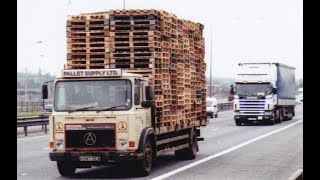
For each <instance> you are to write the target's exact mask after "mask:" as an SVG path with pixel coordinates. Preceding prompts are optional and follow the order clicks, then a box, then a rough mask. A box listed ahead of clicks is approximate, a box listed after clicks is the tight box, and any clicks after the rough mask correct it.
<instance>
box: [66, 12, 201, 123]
mask: <svg viewBox="0 0 320 180" xmlns="http://www.w3.org/2000/svg"><path fill="white" fill-rule="evenodd" d="M203 28H204V26H203V25H202V24H200V23H194V22H191V21H188V20H183V19H179V18H178V17H177V16H175V15H174V14H171V13H168V12H166V11H159V10H153V9H152V10H110V11H108V12H99V13H87V14H80V15H75V16H69V19H68V21H67V35H68V38H67V39H68V40H67V44H68V55H67V57H68V59H67V68H68V69H95V68H122V69H126V70H128V71H129V72H133V73H139V74H143V75H145V76H148V77H149V78H150V79H151V82H150V83H151V84H152V85H153V86H154V91H155V92H154V93H155V105H156V117H157V122H156V123H157V126H158V127H161V126H171V127H180V126H181V127H182V126H190V125H192V124H194V123H195V122H197V121H198V122H201V124H206V122H205V121H206V109H205V98H206V89H205V70H206V64H205V61H204V38H203Z"/></svg>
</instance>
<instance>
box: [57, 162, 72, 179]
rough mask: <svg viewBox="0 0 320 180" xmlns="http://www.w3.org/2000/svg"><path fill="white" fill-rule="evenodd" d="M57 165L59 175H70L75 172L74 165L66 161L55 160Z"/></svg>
mask: <svg viewBox="0 0 320 180" xmlns="http://www.w3.org/2000/svg"><path fill="white" fill-rule="evenodd" d="M57 166H58V170H59V173H60V174H61V176H72V175H74V173H75V172H76V167H75V166H74V165H73V164H72V163H71V162H67V161H57Z"/></svg>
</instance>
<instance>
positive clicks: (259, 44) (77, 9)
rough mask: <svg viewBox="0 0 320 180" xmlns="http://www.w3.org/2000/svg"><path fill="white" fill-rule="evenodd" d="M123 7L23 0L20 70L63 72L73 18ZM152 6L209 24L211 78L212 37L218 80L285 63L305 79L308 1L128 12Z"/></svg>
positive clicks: (100, 1)
mask: <svg viewBox="0 0 320 180" xmlns="http://www.w3.org/2000/svg"><path fill="white" fill-rule="evenodd" d="M122 8H123V0H18V7H17V9H18V24H17V25H18V30H17V32H18V34H17V35H18V62H17V70H18V71H25V69H26V67H27V68H28V69H29V71H32V72H37V71H38V69H39V67H41V69H43V70H44V71H45V72H50V73H52V74H57V73H60V71H61V69H62V68H63V65H64V64H65V63H66V32H65V31H66V29H65V27H66V20H67V15H72V14H78V13H82V12H94V11H104V10H109V9H122ZM151 8H152V9H162V10H166V11H168V12H171V13H174V14H176V15H177V16H178V17H179V18H182V19H189V20H191V21H195V22H200V23H202V24H204V25H205V30H204V37H205V44H206V54H205V60H206V62H207V74H209V65H210V64H209V62H210V48H211V46H210V37H211V36H210V35H211V34H212V39H213V41H212V42H213V43H212V62H213V63H212V69H213V71H212V74H213V76H215V77H234V70H235V69H236V66H237V63H239V62H280V63H284V64H288V65H291V66H295V67H296V68H297V69H296V76H297V78H302V77H303V70H302V66H303V52H302V51H303V44H302V41H303V35H302V33H303V20H302V19H303V5H302V0H126V9H151ZM210 24H212V31H211V30H210ZM211 32H212V33H211ZM39 41H41V42H42V43H39Z"/></svg>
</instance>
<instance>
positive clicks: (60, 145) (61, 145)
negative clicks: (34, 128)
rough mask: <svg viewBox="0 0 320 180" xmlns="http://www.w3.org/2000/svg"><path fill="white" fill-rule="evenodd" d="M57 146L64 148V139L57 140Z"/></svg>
mask: <svg viewBox="0 0 320 180" xmlns="http://www.w3.org/2000/svg"><path fill="white" fill-rule="evenodd" d="M56 147H57V148H63V140H56Z"/></svg>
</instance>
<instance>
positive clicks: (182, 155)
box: [174, 130, 198, 160]
mask: <svg viewBox="0 0 320 180" xmlns="http://www.w3.org/2000/svg"><path fill="white" fill-rule="evenodd" d="M191 133H192V134H191V139H190V144H189V147H188V148H184V149H180V150H177V151H175V152H174V153H175V156H176V158H177V159H180V160H192V159H195V158H196V155H197V151H198V141H197V134H196V132H195V131H194V130H192V131H191Z"/></svg>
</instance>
